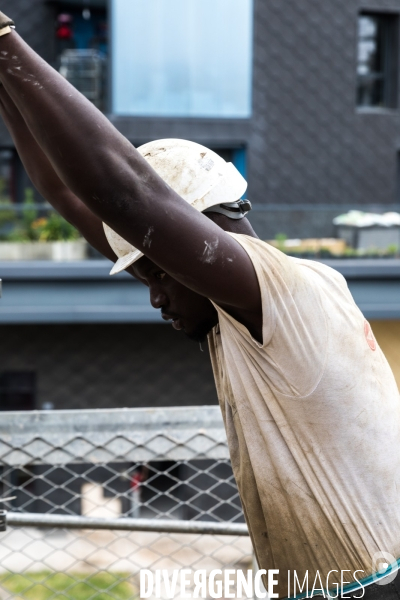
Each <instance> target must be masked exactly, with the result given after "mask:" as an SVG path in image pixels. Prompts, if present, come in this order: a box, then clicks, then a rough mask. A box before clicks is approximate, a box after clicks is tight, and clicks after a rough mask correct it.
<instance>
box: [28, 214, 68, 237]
mask: <svg viewBox="0 0 400 600" xmlns="http://www.w3.org/2000/svg"><path fill="white" fill-rule="evenodd" d="M31 227H32V229H34V230H35V231H36V232H37V234H39V235H38V239H39V241H40V242H57V241H70V240H76V239H78V238H79V237H80V234H79V231H78V230H77V229H75V227H74V226H73V225H71V224H70V223H68V221H66V220H65V219H63V218H62V217H61V216H60V215H59V214H58V213H52V214H51V215H50V216H49V217H48V218H47V219H46V218H42V219H38V220H37V221H34V222H33V223H32V225H31Z"/></svg>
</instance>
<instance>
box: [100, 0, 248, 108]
mask: <svg viewBox="0 0 400 600" xmlns="http://www.w3.org/2000/svg"><path fill="white" fill-rule="evenodd" d="M252 15H253V0H201V1H200V0H168V2H167V1H166V0H151V2H149V0H112V18H111V23H112V35H111V43H112V51H111V57H112V103H113V107H112V108H113V112H114V113H115V114H118V115H127V116H158V117H222V118H247V117H249V116H250V113H251V61H252V20H253V16H252Z"/></svg>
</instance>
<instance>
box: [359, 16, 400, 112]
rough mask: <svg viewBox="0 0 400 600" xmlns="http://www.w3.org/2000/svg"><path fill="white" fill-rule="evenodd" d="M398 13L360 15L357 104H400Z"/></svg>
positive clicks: (376, 105) (365, 105)
mask: <svg viewBox="0 0 400 600" xmlns="http://www.w3.org/2000/svg"><path fill="white" fill-rule="evenodd" d="M397 28H398V18H397V16H396V15H387V14H377V13H362V14H360V15H359V17H358V55H357V106H359V107H383V108H396V106H397V98H396V96H397V46H398V44H397Z"/></svg>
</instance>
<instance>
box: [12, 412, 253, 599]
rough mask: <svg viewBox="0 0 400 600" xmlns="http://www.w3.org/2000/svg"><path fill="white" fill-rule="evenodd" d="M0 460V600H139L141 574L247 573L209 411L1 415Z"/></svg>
mask: <svg viewBox="0 0 400 600" xmlns="http://www.w3.org/2000/svg"><path fill="white" fill-rule="evenodd" d="M0 456H1V472H2V476H1V488H2V489H1V490H0V495H1V497H2V498H3V499H4V498H10V497H11V498H13V499H12V500H7V501H5V502H4V504H3V506H4V508H5V509H6V510H7V530H6V531H5V532H3V533H0V535H1V544H0V598H1V599H2V600H4V599H6V598H21V599H25V598H26V599H28V598H29V599H35V600H41V599H46V600H48V599H50V598H65V599H71V600H75V599H89V598H93V599H100V600H103V599H104V600H105V599H110V600H111V599H123V598H136V597H139V591H138V587H139V572H140V569H149V570H151V571H153V572H154V571H156V570H157V569H158V570H159V569H165V570H167V572H168V573H170V572H171V571H172V570H175V569H182V568H185V569H192V571H194V570H197V569H205V570H206V572H210V571H211V570H213V569H221V570H224V569H227V568H233V569H239V568H240V569H248V568H251V545H250V540H249V538H248V537H247V530H246V526H245V524H244V519H243V515H242V510H241V506H240V501H239V497H238V492H237V488H236V484H235V481H234V478H233V474H232V470H231V466H230V461H229V455H228V449H227V444H226V436H225V431H224V428H223V423H222V420H221V415H220V412H219V408H218V407H210V406H209V407H190V408H188V407H182V408H166V409H126V410H96V411H91V410H80V411H43V412H28V413H16V412H10V413H2V420H1V424H0ZM84 527H86V528H87V529H84ZM126 529H128V530H126ZM129 529H130V530H129ZM157 530H158V531H157ZM227 534H230V535H227ZM178 596H179V592H178Z"/></svg>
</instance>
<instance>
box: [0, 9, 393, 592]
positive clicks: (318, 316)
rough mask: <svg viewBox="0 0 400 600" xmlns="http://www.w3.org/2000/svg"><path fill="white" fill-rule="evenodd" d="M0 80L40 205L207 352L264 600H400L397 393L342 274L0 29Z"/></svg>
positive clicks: (238, 182) (188, 155)
mask: <svg viewBox="0 0 400 600" xmlns="http://www.w3.org/2000/svg"><path fill="white" fill-rule="evenodd" d="M0 82H1V84H2V86H3V87H2V88H1V92H0V101H1V111H2V114H3V118H4V120H5V122H6V124H7V125H8V127H9V129H10V132H11V134H12V135H13V137H14V140H15V143H16V146H17V148H18V150H19V152H20V155H21V158H22V160H23V162H24V164H25V166H26V168H27V171H28V173H29V174H30V176H31V178H32V180H33V182H34V183H35V184H36V185H37V187H38V189H39V190H40V191H42V193H43V195H44V196H45V197H46V198H47V199H48V200H49V201H51V202H52V203H53V204H54V206H55V207H56V208H57V209H58V210H59V211H60V213H61V214H63V216H65V217H66V218H67V219H68V220H70V221H71V222H72V223H73V224H75V225H76V226H77V227H78V229H80V231H81V232H82V234H83V235H85V237H86V238H87V239H88V240H89V242H90V243H92V244H93V245H94V246H96V247H97V248H98V249H99V250H100V251H101V252H103V254H104V255H105V256H107V257H109V258H111V259H112V260H114V261H115V259H116V258H117V259H118V260H117V262H116V266H115V268H114V270H115V271H118V270H121V269H124V268H126V269H129V271H130V272H131V273H132V274H133V275H134V276H135V277H137V278H138V279H139V280H140V281H142V282H143V283H144V284H145V285H147V286H148V287H149V291H150V299H151V302H152V304H153V306H154V307H155V308H159V309H161V311H162V314H163V317H164V318H165V319H167V320H171V321H172V325H173V327H175V329H178V330H183V331H184V332H185V333H186V334H187V335H188V336H189V337H191V338H193V339H195V340H202V339H204V338H205V337H206V336H208V340H209V345H210V354H211V359H212V363H213V369H214V376H215V381H216V386H217V391H218V396H219V401H220V406H221V410H222V414H223V417H224V421H225V426H226V431H227V437H228V443H229V448H230V453H231V461H232V467H233V471H234V474H235V477H236V481H237V485H238V489H239V492H240V497H241V501H242V505H243V510H244V514H245V517H246V521H247V524H248V527H249V532H250V536H251V539H252V543H253V546H254V550H255V554H256V557H257V561H258V565H259V567H260V569H266V570H268V569H278V570H279V577H278V586H277V588H276V589H275V590H274V591H277V590H278V594H279V597H280V598H285V597H287V596H292V595H297V596H299V597H302V596H304V595H306V592H305V591H304V588H303V591H302V592H301V593H300V594H299V593H298V592H299V590H298V589H297V591H296V590H295V589H294V587H293V574H294V573H295V574H296V578H297V580H298V581H300V582H304V581H305V580H306V578H307V581H308V582H311V584H312V588H313V589H312V590H311V584H310V589H308V590H306V591H308V592H309V593H310V592H313V593H314V594H326V593H327V591H329V593H330V594H333V595H338V594H339V595H342V596H345V597H352V596H353V595H354V597H361V596H362V593H363V592H365V593H364V597H365V598H367V600H378V598H379V599H380V598H387V599H390V600H391V599H392V598H393V599H394V598H398V597H399V593H398V591H397V590H398V584H397V583H396V582H397V581H398V579H394V580H393V576H394V573H395V570H396V569H397V560H398V559H399V557H400V492H399V490H400V451H399V450H400V399H399V393H398V390H397V386H396V383H395V380H394V377H393V374H392V372H391V370H390V367H389V365H388V363H387V361H386V359H385V357H384V355H383V354H382V352H381V350H380V348H379V346H378V344H377V343H376V340H375V338H374V336H373V333H372V331H371V328H370V326H369V324H368V322H367V321H366V320H365V319H364V317H363V315H362V314H361V312H360V311H359V309H358V308H357V306H356V305H355V303H354V301H353V299H352V297H351V295H350V293H349V291H348V289H347V286H346V283H345V281H344V279H343V278H342V277H341V275H339V274H338V273H337V272H336V271H334V270H332V269H330V268H328V267H327V266H325V265H322V264H319V263H317V262H313V261H307V260H299V259H294V258H290V257H287V256H285V255H284V254H282V253H281V252H279V251H278V250H276V249H274V248H272V247H271V246H269V245H268V244H266V243H264V242H262V241H261V240H259V239H257V237H256V236H255V234H254V232H253V231H252V229H251V227H250V225H249V223H248V221H247V219H246V217H245V213H246V212H247V211H248V209H249V208H250V206H249V203H248V202H244V201H240V200H239V199H240V198H241V196H242V194H243V193H244V191H245V188H246V183H245V182H244V181H243V179H242V178H241V176H240V175H239V174H238V173H237V172H236V171H235V169H234V168H233V166H232V165H229V164H226V163H225V162H224V161H223V160H222V159H220V158H219V157H217V156H216V155H215V154H214V153H213V152H211V151H210V150H208V149H207V148H205V147H203V146H199V145H197V144H193V143H191V142H185V141H183V140H161V141H158V142H152V143H150V144H146V145H145V146H142V147H141V148H139V149H135V148H134V147H133V146H132V145H131V144H130V143H129V142H128V141H127V140H126V139H125V138H124V137H123V136H122V135H121V134H120V133H119V132H118V131H117V130H116V129H115V128H114V127H113V126H112V125H111V124H110V122H109V121H108V120H107V119H106V117H105V116H104V115H102V114H101V113H100V112H99V111H98V110H97V109H96V108H95V107H94V106H93V105H91V104H90V102H88V101H87V100H86V99H85V98H83V97H82V96H81V95H80V94H79V92H77V91H76V90H75V89H74V88H73V87H72V86H71V85H70V84H69V83H68V82H67V81H65V80H64V79H63V78H62V77H61V76H60V75H59V74H58V73H56V72H55V71H54V70H53V69H52V68H51V67H50V66H49V65H48V64H47V63H45V62H44V61H43V60H42V59H41V58H39V57H38V56H37V55H36V54H35V52H34V51H33V50H32V49H31V48H29V46H28V45H27V44H26V43H24V41H23V40H22V39H21V38H20V37H19V35H18V34H17V33H16V32H15V31H14V30H13V22H12V21H11V20H10V19H8V18H7V17H6V16H5V15H3V14H1V15H0ZM201 211H207V212H205V213H204V214H203V213H202V212H201ZM103 222H104V223H105V224H106V225H105V229H103V225H102V223H103ZM104 231H105V233H106V235H104ZM108 242H109V243H110V244H111V247H112V250H111V248H110V246H109V245H108ZM265 582H266V585H267V579H265ZM381 583H384V584H386V585H380V584H381ZM361 588H364V589H363V590H362V591H361V592H360V589H361ZM356 590H357V591H356Z"/></svg>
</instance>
